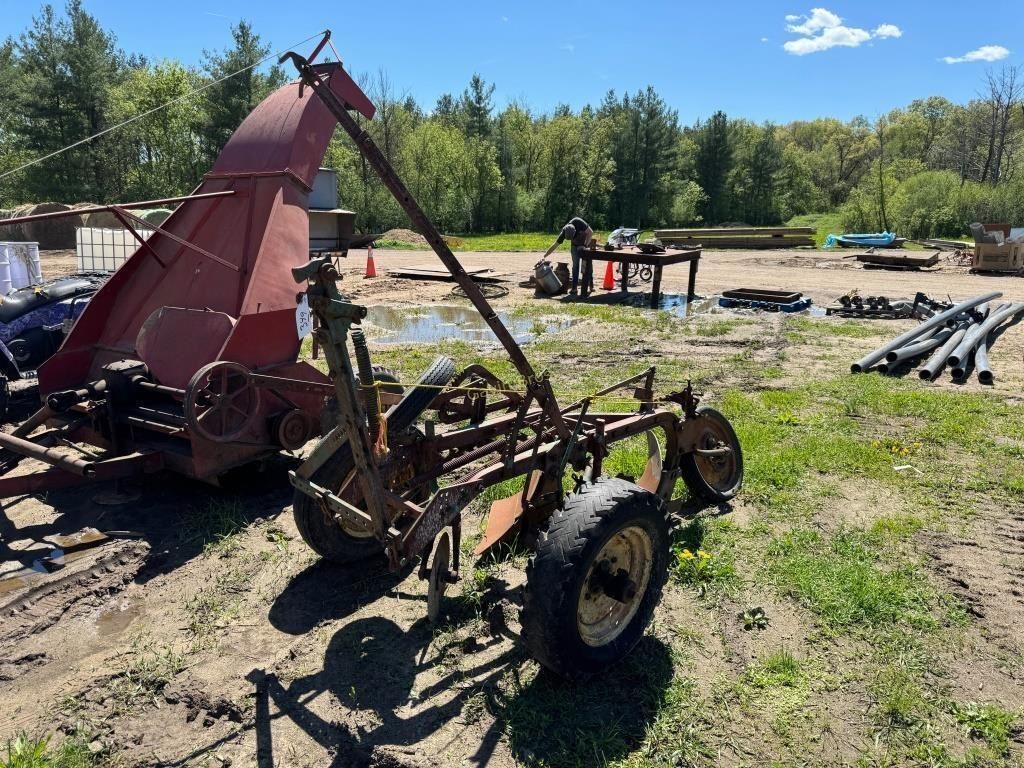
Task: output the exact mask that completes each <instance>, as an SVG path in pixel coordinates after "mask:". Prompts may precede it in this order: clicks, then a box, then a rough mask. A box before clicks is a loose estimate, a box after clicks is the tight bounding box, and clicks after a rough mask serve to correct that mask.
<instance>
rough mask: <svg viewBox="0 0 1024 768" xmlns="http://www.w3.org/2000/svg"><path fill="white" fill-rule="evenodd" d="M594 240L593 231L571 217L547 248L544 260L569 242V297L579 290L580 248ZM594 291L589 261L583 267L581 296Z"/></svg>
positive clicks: (577, 219)
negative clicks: (570, 273)
mask: <svg viewBox="0 0 1024 768" xmlns="http://www.w3.org/2000/svg"><path fill="white" fill-rule="evenodd" d="M593 238H594V230H592V229H591V228H590V225H589V224H587V222H585V221H584V220H583V219H582V218H580V217H579V216H573V217H572V218H571V219H569V221H568V223H566V225H565V226H564V227H562V231H561V232H560V233H559V234H558V239H557V240H555V242H554V244H553V245H552V246H551V247H550V248H548V250H547V253H545V254H544V258H545V259H546V258H547V257H548V256H550V255H551V254H552V253H554V251H555V249H556V248H558V246H560V245H561V244H562V243H563V242H565V241H566V240H568V241H569V252H570V254H572V287H571V289H570V290H569V295H570V296H575V295H576V293H577V290H578V288H579V282H580V255H579V251H580V249H581V248H586V247H587V246H588V245H590V241H591V240H592V239H593ZM593 290H594V267H593V265H592V263H591V262H590V261H588V262H587V263H586V264H585V265H584V266H583V295H584V296H586V295H587V294H588V293H590V292H591V291H593Z"/></svg>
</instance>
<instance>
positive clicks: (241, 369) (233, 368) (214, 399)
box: [185, 361, 260, 443]
mask: <svg viewBox="0 0 1024 768" xmlns="http://www.w3.org/2000/svg"><path fill="white" fill-rule="evenodd" d="M259 406H260V391H259V389H258V388H256V387H254V386H253V385H252V384H251V382H250V379H249V369H248V368H246V367H245V366H244V365H240V364H238V363H231V362H227V361H218V362H215V363H210V364H209V365H204V366H203V367H202V368H200V369H199V370H198V371H196V373H195V375H194V376H193V377H192V380H191V381H190V382H189V383H188V387H187V388H186V390H185V419H186V422H187V423H188V427H189V429H190V430H191V431H193V432H195V433H196V434H198V435H199V436H200V437H203V438H205V439H207V440H210V441H212V442H215V443H230V442H232V441H233V440H237V439H238V438H240V437H241V436H242V435H244V434H245V433H246V432H247V431H248V430H249V428H250V427H252V425H253V424H254V423H255V421H256V420H257V419H258V418H259Z"/></svg>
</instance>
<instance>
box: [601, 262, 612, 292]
mask: <svg viewBox="0 0 1024 768" xmlns="http://www.w3.org/2000/svg"><path fill="white" fill-rule="evenodd" d="M601 287H602V288H604V289H605V290H606V291H611V290H614V289H615V262H613V261H609V262H608V266H607V267H605V270H604V282H603V283H602V284H601Z"/></svg>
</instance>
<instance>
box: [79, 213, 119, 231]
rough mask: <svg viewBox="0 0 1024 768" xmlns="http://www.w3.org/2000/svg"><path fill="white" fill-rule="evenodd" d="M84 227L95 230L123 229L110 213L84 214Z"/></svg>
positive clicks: (117, 219)
mask: <svg viewBox="0 0 1024 768" xmlns="http://www.w3.org/2000/svg"><path fill="white" fill-rule="evenodd" d="M85 226H87V227H93V228H95V229H124V224H122V223H121V220H120V219H119V218H117V216H115V215H114V214H113V213H111V212H110V211H98V212H97V213H87V214H85Z"/></svg>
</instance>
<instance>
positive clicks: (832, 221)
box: [786, 212, 843, 248]
mask: <svg viewBox="0 0 1024 768" xmlns="http://www.w3.org/2000/svg"><path fill="white" fill-rule="evenodd" d="M786 226H787V227H814V228H815V229H816V230H817V231H816V233H815V235H814V242H815V244H816V245H817V246H818V247H819V248H823V247H824V246H825V238H826V237H828V236H829V235H830V234H831V235H841V234H843V225H842V217H841V216H840V214H839V213H836V212H832V213H805V214H801V215H800V216H794V217H793V218H791V219H790V220H789V221H787V222H786Z"/></svg>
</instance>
